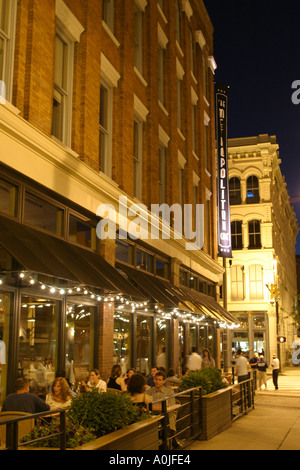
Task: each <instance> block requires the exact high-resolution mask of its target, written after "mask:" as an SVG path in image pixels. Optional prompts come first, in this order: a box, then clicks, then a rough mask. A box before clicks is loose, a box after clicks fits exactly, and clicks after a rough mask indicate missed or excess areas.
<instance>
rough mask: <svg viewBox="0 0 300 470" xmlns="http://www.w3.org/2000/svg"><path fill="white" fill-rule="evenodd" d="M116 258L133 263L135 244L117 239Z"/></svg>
mask: <svg viewBox="0 0 300 470" xmlns="http://www.w3.org/2000/svg"><path fill="white" fill-rule="evenodd" d="M116 259H117V260H118V261H123V262H124V263H128V264H133V246H132V245H130V244H129V243H126V242H123V241H121V240H118V239H116Z"/></svg>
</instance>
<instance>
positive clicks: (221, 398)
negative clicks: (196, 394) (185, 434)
mask: <svg viewBox="0 0 300 470" xmlns="http://www.w3.org/2000/svg"><path fill="white" fill-rule="evenodd" d="M231 389H232V387H226V388H223V389H221V390H218V391H217V392H214V393H210V394H208V395H203V396H202V428H203V429H202V433H201V435H200V437H199V438H198V439H200V440H208V439H211V438H212V437H213V436H216V435H217V434H220V433H221V432H223V431H225V429H228V428H229V427H230V426H231V424H232V417H231Z"/></svg>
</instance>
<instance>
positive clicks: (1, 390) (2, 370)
mask: <svg viewBox="0 0 300 470" xmlns="http://www.w3.org/2000/svg"><path fill="white" fill-rule="evenodd" d="M11 311H12V295H11V294H8V293H0V364H1V367H0V406H1V405H2V403H3V400H4V398H5V396H6V382H7V359H8V356H7V355H8V352H9V324H10V318H11Z"/></svg>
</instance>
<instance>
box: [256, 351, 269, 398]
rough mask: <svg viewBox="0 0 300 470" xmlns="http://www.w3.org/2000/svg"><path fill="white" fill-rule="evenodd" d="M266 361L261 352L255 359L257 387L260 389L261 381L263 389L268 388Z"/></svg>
mask: <svg viewBox="0 0 300 470" xmlns="http://www.w3.org/2000/svg"><path fill="white" fill-rule="evenodd" d="M268 367H269V366H268V363H267V361H265V359H264V356H263V355H262V354H261V355H260V356H259V359H258V361H257V378H258V389H259V390H261V385H262V383H263V384H264V386H265V390H268V387H267V368H268Z"/></svg>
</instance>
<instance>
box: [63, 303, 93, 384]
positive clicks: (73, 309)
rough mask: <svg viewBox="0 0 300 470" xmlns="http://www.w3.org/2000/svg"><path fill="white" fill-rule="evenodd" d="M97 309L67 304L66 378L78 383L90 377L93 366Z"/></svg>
mask: <svg viewBox="0 0 300 470" xmlns="http://www.w3.org/2000/svg"><path fill="white" fill-rule="evenodd" d="M94 316H95V308H94V307H90V306H88V305H82V304H72V303H68V304H67V321H66V378H67V379H68V380H69V382H70V383H71V384H72V383H75V382H76V383H78V382H80V381H81V380H83V379H85V377H87V376H88V374H89V371H90V369H91V368H92V366H93V364H92V363H91V358H92V357H93V348H94Z"/></svg>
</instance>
